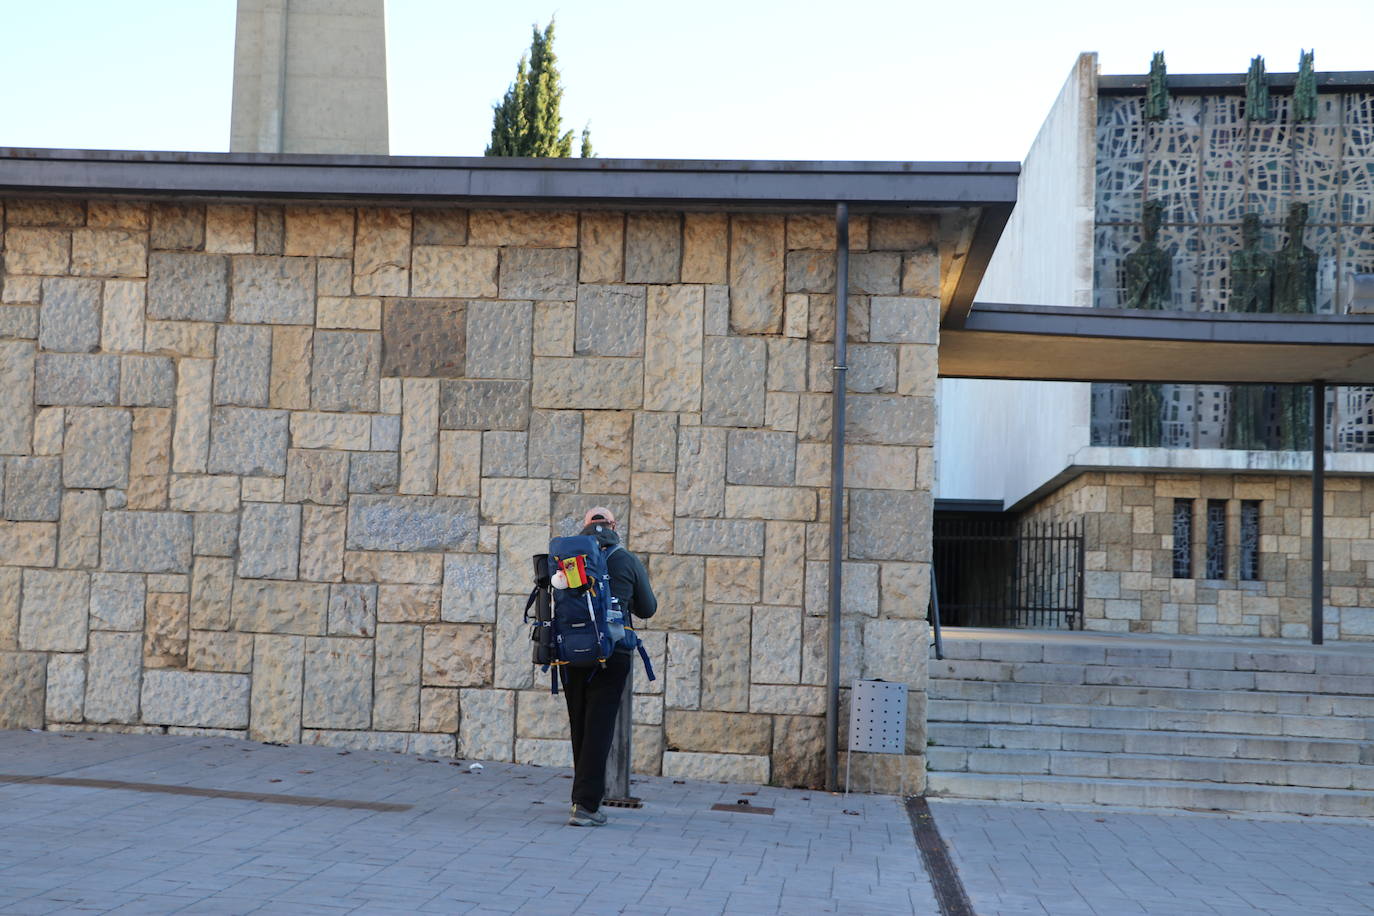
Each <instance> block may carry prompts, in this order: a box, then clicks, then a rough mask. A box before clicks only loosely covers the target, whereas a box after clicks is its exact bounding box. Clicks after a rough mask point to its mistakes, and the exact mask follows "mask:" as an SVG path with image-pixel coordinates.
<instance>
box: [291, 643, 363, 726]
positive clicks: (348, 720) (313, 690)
mask: <svg viewBox="0 0 1374 916" xmlns="http://www.w3.org/2000/svg"><path fill="white" fill-rule="evenodd" d="M371 688H372V641H371V640H367V639H344V638H340V637H332V636H325V637H318V638H314V637H312V638H309V639H307V640H306V641H305V692H304V696H303V699H302V704H301V725H302V726H304V727H305V728H367V727H369V726H370V725H371V724H372V689H371Z"/></svg>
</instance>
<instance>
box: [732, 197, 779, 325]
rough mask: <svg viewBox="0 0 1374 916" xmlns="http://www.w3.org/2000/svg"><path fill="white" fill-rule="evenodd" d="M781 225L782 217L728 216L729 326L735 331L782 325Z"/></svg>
mask: <svg viewBox="0 0 1374 916" xmlns="http://www.w3.org/2000/svg"><path fill="white" fill-rule="evenodd" d="M784 228H785V223H784V221H783V217H781V216H759V215H748V216H745V215H735V216H732V217H731V218H730V326H731V328H732V329H734V331H735V332H736V333H739V334H776V333H778V331H779V330H780V329H781V328H782V295H783V280H784V273H785V266H784V260H783V255H784V247H785V239H784Z"/></svg>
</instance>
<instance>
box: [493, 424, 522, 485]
mask: <svg viewBox="0 0 1374 916" xmlns="http://www.w3.org/2000/svg"><path fill="white" fill-rule="evenodd" d="M527 440H528V436H527V435H526V434H525V433H517V432H513V431H510V430H491V431H489V432H485V433H482V476H483V477H524V476H526V466H527V461H526V459H525V455H526V451H527V445H526V443H527Z"/></svg>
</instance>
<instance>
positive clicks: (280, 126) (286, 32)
mask: <svg viewBox="0 0 1374 916" xmlns="http://www.w3.org/2000/svg"><path fill="white" fill-rule="evenodd" d="M229 149H230V151H231V152H253V153H367V154H376V155H386V154H387V152H388V142H387V104H386V22H385V18H384V15H383V0H239V5H238V22H237V32H236V35H235V39H234V108H233V117H232V120H231V125H230V132H229Z"/></svg>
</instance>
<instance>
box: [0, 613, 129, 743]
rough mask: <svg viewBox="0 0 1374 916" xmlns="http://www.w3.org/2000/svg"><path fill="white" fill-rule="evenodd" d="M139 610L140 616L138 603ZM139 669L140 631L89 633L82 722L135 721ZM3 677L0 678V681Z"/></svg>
mask: <svg viewBox="0 0 1374 916" xmlns="http://www.w3.org/2000/svg"><path fill="white" fill-rule="evenodd" d="M139 611H140V615H141V613H142V604H141V602H140V606H139ZM142 672H143V636H142V634H141V633H100V632H93V633H91V635H90V651H89V652H88V653H87V660H86V701H85V704H84V706H85V716H86V721H87V722H136V721H138V701H139V693H140V690H141V686H142ZM6 680H8V678H0V683H4V682H5V681H6ZM0 689H2V688H0ZM3 708H5V707H4V705H3V704H0V709H3Z"/></svg>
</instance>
